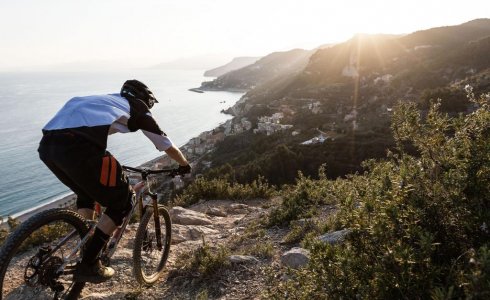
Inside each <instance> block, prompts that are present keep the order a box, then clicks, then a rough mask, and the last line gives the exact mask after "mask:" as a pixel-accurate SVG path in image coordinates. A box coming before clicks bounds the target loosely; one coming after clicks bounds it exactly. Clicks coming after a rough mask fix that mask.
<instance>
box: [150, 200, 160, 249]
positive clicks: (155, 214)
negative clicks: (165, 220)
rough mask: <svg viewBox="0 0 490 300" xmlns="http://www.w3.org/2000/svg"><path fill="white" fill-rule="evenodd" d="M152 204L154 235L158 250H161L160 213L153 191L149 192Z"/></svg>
mask: <svg viewBox="0 0 490 300" xmlns="http://www.w3.org/2000/svg"><path fill="white" fill-rule="evenodd" d="M149 195H150V197H151V201H152V204H153V220H154V221H155V235H156V239H157V247H158V250H159V251H161V250H162V246H163V245H162V229H161V227H160V214H159V213H158V197H157V194H155V193H149Z"/></svg>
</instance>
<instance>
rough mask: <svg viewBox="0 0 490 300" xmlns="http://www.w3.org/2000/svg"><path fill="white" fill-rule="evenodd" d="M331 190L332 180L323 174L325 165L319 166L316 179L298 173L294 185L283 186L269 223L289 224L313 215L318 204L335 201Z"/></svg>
mask: <svg viewBox="0 0 490 300" xmlns="http://www.w3.org/2000/svg"><path fill="white" fill-rule="evenodd" d="M331 190H332V182H331V181H329V180H328V179H327V177H326V175H325V166H322V167H320V171H319V179H318V180H313V179H310V178H308V177H305V176H303V174H302V173H299V174H298V179H297V180H296V184H295V185H292V186H289V187H284V188H283V190H282V193H281V196H282V198H283V201H282V204H281V205H280V206H279V207H277V208H276V209H273V210H272V212H271V213H270V215H269V225H270V226H272V225H280V224H289V222H291V221H292V220H297V219H300V218H307V217H311V216H313V215H315V212H316V208H317V207H318V205H320V204H332V203H335V202H336V199H335V197H334V194H332V193H331Z"/></svg>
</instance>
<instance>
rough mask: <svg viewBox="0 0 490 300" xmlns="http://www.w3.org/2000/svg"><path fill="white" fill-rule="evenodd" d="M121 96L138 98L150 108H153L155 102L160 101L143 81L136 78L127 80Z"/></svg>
mask: <svg viewBox="0 0 490 300" xmlns="http://www.w3.org/2000/svg"><path fill="white" fill-rule="evenodd" d="M121 96H123V97H124V98H133V99H134V98H136V99H140V100H142V101H143V102H145V104H146V106H148V108H152V107H153V104H155V102H156V103H158V101H157V99H156V98H155V95H153V93H152V92H151V91H150V89H149V88H148V87H147V86H146V85H145V84H144V83H143V82H141V81H138V80H136V79H131V80H127V81H126V82H125V83H124V84H123V86H122V88H121Z"/></svg>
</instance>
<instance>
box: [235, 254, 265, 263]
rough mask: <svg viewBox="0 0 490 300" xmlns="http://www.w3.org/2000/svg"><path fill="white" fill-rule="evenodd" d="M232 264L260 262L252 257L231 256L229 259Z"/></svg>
mask: <svg viewBox="0 0 490 300" xmlns="http://www.w3.org/2000/svg"><path fill="white" fill-rule="evenodd" d="M228 259H229V260H230V262H231V263H232V264H248V263H258V262H259V260H258V259H257V258H255V257H253V256H250V255H230V257H229V258H228Z"/></svg>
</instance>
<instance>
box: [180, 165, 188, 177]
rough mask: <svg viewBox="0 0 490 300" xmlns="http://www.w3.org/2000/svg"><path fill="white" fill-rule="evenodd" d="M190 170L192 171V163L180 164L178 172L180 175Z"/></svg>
mask: <svg viewBox="0 0 490 300" xmlns="http://www.w3.org/2000/svg"><path fill="white" fill-rule="evenodd" d="M190 172H191V166H190V165H186V166H179V167H178V168H177V173H178V174H179V175H184V174H189V173H190Z"/></svg>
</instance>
